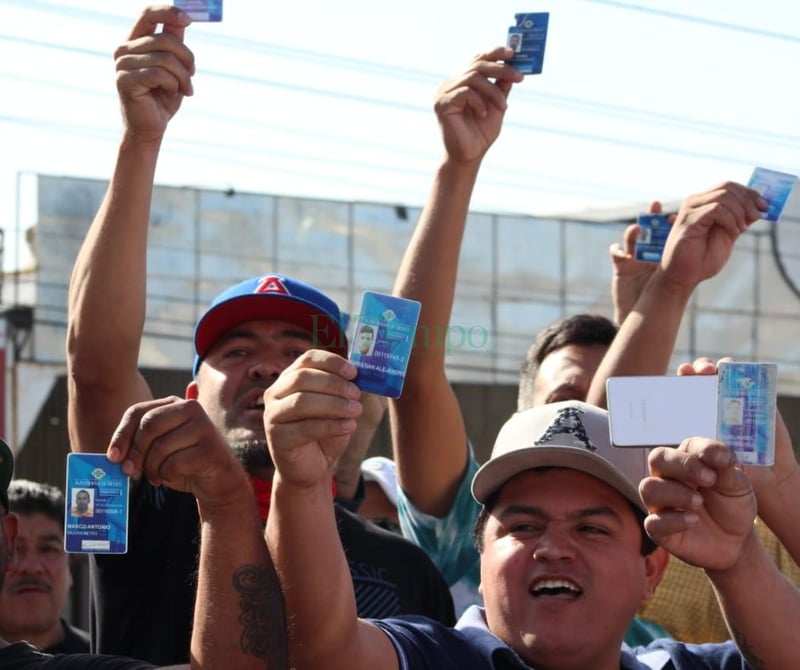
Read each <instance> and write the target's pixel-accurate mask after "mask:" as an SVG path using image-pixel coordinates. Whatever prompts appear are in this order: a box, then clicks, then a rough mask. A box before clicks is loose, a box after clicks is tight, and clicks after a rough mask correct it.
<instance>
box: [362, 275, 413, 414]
mask: <svg viewBox="0 0 800 670" xmlns="http://www.w3.org/2000/svg"><path fill="white" fill-rule="evenodd" d="M420 307H421V305H420V303H419V302H417V301H416V300H407V299H405V298H398V297H397V296H393V295H386V294H384V293H374V292H372V291H367V292H366V293H364V299H363V301H362V303H361V312H360V313H359V315H358V320H357V321H356V325H355V330H354V332H353V338H352V345H351V347H350V360H351V361H352V362H353V363H355V365H356V367H357V368H358V376H357V377H356V378H355V383H356V385H357V386H358V387H359V388H360V389H361V390H362V391H368V392H369V393H374V394H376V395H382V396H386V397H388V398H399V397H400V393H401V392H402V391H403V382H405V379H406V369H407V368H408V361H409V359H410V358H411V348H412V346H413V344H414V335H415V333H416V332H417V322H418V321H419V312H420Z"/></svg>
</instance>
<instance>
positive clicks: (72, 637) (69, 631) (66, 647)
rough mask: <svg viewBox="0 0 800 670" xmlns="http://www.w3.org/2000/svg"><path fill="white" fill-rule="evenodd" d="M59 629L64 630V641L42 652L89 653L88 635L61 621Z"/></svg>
mask: <svg viewBox="0 0 800 670" xmlns="http://www.w3.org/2000/svg"><path fill="white" fill-rule="evenodd" d="M61 628H63V629H64V639H63V640H61V642H58V643H57V644H54V645H53V646H52V647H48V648H47V649H45V650H44V651H45V652H47V653H48V654H88V653H89V633H87V632H86V631H85V630H81V629H80V628H75V627H74V626H70V625H69V624H68V623H67V622H66V621H64V620H63V619H62V620H61Z"/></svg>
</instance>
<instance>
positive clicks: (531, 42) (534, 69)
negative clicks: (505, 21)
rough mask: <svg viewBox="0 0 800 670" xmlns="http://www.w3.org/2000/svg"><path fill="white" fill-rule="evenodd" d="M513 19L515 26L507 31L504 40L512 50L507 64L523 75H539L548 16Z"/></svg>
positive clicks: (542, 63) (536, 15)
mask: <svg viewBox="0 0 800 670" xmlns="http://www.w3.org/2000/svg"><path fill="white" fill-rule="evenodd" d="M514 18H515V19H516V22H517V24H516V25H515V26H511V27H510V28H509V29H508V36H507V38H506V46H509V47H511V48H512V49H514V57H513V58H512V59H511V60H510V61H509V63H511V65H513V66H514V67H515V68H517V70H519V71H520V72H522V73H523V74H541V72H542V67H543V65H544V47H545V44H546V43H547V25H548V22H549V20H550V14H549V13H548V12H539V13H536V14H515V15H514Z"/></svg>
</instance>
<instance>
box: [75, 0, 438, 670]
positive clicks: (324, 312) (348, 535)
mask: <svg viewBox="0 0 800 670" xmlns="http://www.w3.org/2000/svg"><path fill="white" fill-rule="evenodd" d="M188 24H189V19H188V17H187V16H186V14H185V13H183V12H181V11H180V10H179V9H178V8H176V7H173V6H158V7H149V8H147V9H145V10H144V12H143V13H142V15H141V17H140V18H139V20H138V21H137V22H136V24H135V25H134V27H133V29H132V31H131V34H130V37H129V40H128V41H127V42H126V43H125V44H123V45H122V46H120V47H119V48H118V49H117V51H116V67H117V88H118V92H119V95H120V100H121V103H122V109H123V119H124V131H123V137H122V141H121V144H120V148H119V153H118V158H117V164H116V168H115V170H114V174H113V175H112V178H111V181H110V183H109V187H108V190H107V193H106V196H105V199H104V201H103V203H102V205H101V207H100V210H99V211H98V213H97V216H96V217H95V220H94V222H93V224H92V226H91V228H90V230H89V232H88V234H87V237H86V240H85V241H84V244H83V246H82V248H81V251H80V253H79V255H78V258H77V260H76V264H75V268H74V271H73V276H72V281H71V284H70V291H69V322H68V342H67V349H68V356H67V358H68V368H69V375H68V380H69V386H68V396H69V397H68V406H69V430H70V438H71V444H72V448H73V449H74V450H75V451H80V452H95V453H98V452H106V450H107V449H108V450H109V451H108V454H109V457H111V458H115V459H119V458H121V459H123V463H124V467H125V470H126V472H129V473H130V474H133V470H135V467H134V465H133V463H139V461H140V460H141V462H142V463H143V464H144V466H143V467H144V470H145V471H146V472H147V471H150V472H152V476H150V477H148V478H147V479H146V480H140V481H138V482H136V484H135V485H134V487H133V490H132V495H131V505H130V527H129V543H128V546H129V550H128V553H127V554H125V555H113V556H112V555H105V556H103V555H97V556H93V557H92V565H91V567H92V643H93V649H94V650H95V651H101V652H108V653H122V654H127V655H131V656H135V657H137V658H143V659H147V660H149V661H151V662H154V663H177V662H185V661H186V659H187V658H188V653H189V639H190V633H191V625H192V610H193V606H194V602H195V595H196V593H195V591H196V589H195V579H194V575H195V572H196V569H197V559H196V556H197V553H198V530H197V528H198V512H197V507H196V504H195V500H194V497H193V496H192V495H187V493H186V492H185V488H184V487H179V489H180V490H177V491H176V490H174V488H175V487H174V486H170V482H169V481H165V477H164V476H163V473H162V472H161V471H160V470H159V469H157V468H155V466H153V463H155V462H158V463H161V462H163V463H164V464H166V465H167V466H168V467H170V468H173V469H174V470H175V472H173V474H175V479H174V481H175V482H176V483H178V484H180V476H179V475H180V472H181V471H182V470H183V469H184V468H187V469H189V471H190V472H193V474H194V475H195V476H197V477H200V478H201V479H203V477H204V475H203V468H204V464H205V462H206V460H207V461H208V462H216V461H218V460H224V459H225V458H226V457H227V455H229V454H230V453H231V449H233V451H234V452H235V453H236V454H237V455H238V456H239V459H240V461H241V463H242V464H244V465H245V467H246V468H247V471H248V473H249V475H250V481H251V484H252V486H253V488H254V490H255V492H256V499H257V502H258V504H259V509H260V512H261V517H262V520H263V519H265V518H266V514H267V510H268V505H269V501H270V488H271V478H272V473H273V467H272V463H271V461H270V460H269V456H268V451H267V448H266V444H265V437H264V427H263V420H262V415H263V412H264V404H263V400H262V395H263V393H264V391H265V389H267V388H268V387H269V386H270V385H271V384H272V383H273V382H274V381H275V380H276V379H277V378H278V376H279V375H280V373H281V372H282V371H283V370H284V369H285V368H287V367H288V366H289V365H290V364H291V363H292V362H293V361H294V360H295V359H297V358H298V357H299V356H300V355H302V354H303V353H304V352H305V351H306V350H308V349H310V348H312V346H314V347H322V348H328V349H330V350H331V351H334V352H336V353H339V354H342V355H346V351H347V341H346V337H345V335H344V333H343V332H342V329H341V326H340V323H341V317H340V312H339V309H338V307H337V306H336V304H335V303H334V302H333V301H332V300H331V299H330V298H328V297H327V296H326V295H324V294H323V293H321V292H320V291H318V290H317V289H315V288H314V287H312V286H309V285H308V284H305V283H303V282H301V281H298V280H296V279H293V278H291V277H286V276H284V275H279V274H269V275H266V276H259V277H253V278H251V279H248V280H245V281H243V282H241V283H239V284H236V285H234V286H232V287H230V288H229V289H227V290H226V291H224V292H223V293H221V294H220V295H219V296H217V297H216V298H215V299H214V301H213V302H212V304H211V306H210V307H209V309H208V310H207V311H206V313H205V314H204V315H203V316H202V317H201V318H200V320H199V321H198V322H197V325H196V328H195V332H194V347H195V354H196V355H195V362H194V368H193V372H194V377H193V379H192V380H191V381H190V382H189V384H188V386H187V388H186V391H185V397H184V398H183V399H180V398H175V397H173V398H166V399H159V400H157V399H153V397H152V393H151V391H150V389H149V387H148V385H147V383H146V381H145V379H144V377H143V376H142V375H141V373H140V372H139V370H138V367H137V358H138V353H139V346H140V340H141V336H142V328H143V323H144V316H145V295H146V291H145V284H146V268H147V259H146V249H147V235H148V223H149V218H150V203H151V198H152V188H153V175H154V171H155V166H156V161H157V157H158V153H159V148H160V145H161V141H162V139H163V135H164V132H165V130H166V127H167V124H168V122H169V120H170V119H171V118H172V116H173V115H174V114H175V113H176V112H177V110H178V108H179V106H180V104H181V101H182V99H183V97H184V96H185V95H190V94H191V92H192V87H191V77H192V75H193V74H194V57H193V55H192V52H191V51H190V50H189V49H188V48H187V47H186V46H185V44H184V43H183V34H184V30H185V28H186V27H187V25H188ZM159 25H163V29H162V30H161V32H156V31H157V28H158V26H159ZM357 401H358V398H357V397H356V398H353V402H354V403H356V402H357ZM359 407H360V405H359ZM120 417H123V419H122V423H121V424H120V426H125V427H126V428H127V429H128V430H130V431H131V433H130V435H129V438H130V441H129V442H124V441H123V442H119V434H118V432H117V430H118V428H119V429H121V428H120V427H119V426H118V422H119V421H120ZM209 426H211V427H212V428H213V430H211V429H209ZM200 427H202V428H203V433H202V439H201V435H200V434H199V432H198V431H199V430H200ZM161 431H163V432H161ZM154 435H155V437H154ZM112 438H113V439H112ZM109 444H111V445H112V447H111V449H109ZM187 450H193V451H194V453H196V454H197V455H196V457H195V458H194V459H191V460H190V459H188V458H187V457H185V455H184V452H186V451H187ZM131 454H132V455H131ZM132 468H133V470H132ZM203 481H205V480H204V479H203ZM161 484H167V485H166V486H162V485H161ZM333 488H334V487H333V483H331V489H332V493H333ZM191 492H192V493H194V491H191ZM337 519H338V529H339V534H340V538H341V541H342V543H343V544H344V546H346V547H347V551H348V561H349V568H350V574H351V577H352V579H353V586H354V590H355V593H356V598H357V602H358V611H359V614H361V615H362V616H367V617H371V616H386V615H388V613H390V612H391V613H392V614H403V613H406V614H410V613H416V614H426V615H427V616H431V617H433V618H436V619H438V620H441V621H443V622H445V623H447V622H452V621H453V620H454V614H453V606H452V599H451V598H450V594H449V591H448V589H447V585H446V584H445V582H444V580H443V579H442V577H441V575H440V574H439V572H438V571H437V570H436V568H435V566H434V565H433V563H432V562H431V561H430V559H429V558H428V557H427V556H426V555H425V553H424V552H423V551H422V550H421V549H419V548H418V547H416V546H414V545H412V544H411V543H410V542H408V541H407V540H405V539H403V538H401V537H398V536H395V535H394V534H392V533H388V532H386V531H383V530H381V529H378V528H375V527H372V526H369V525H368V524H367V523H366V522H364V521H362V520H360V519H358V517H356V516H355V515H353V514H350V513H348V512H347V511H345V510H343V509H340V508H339V507H338V506H337ZM320 559H321V560H324V557H320ZM251 614H252V620H254V621H268V622H269V621H273V620H275V617H273V612H271V611H269V610H267V609H265V608H261V609H259V608H256V609H254V610H253V611H252V613H251ZM165 632H166V633H167V634H165Z"/></svg>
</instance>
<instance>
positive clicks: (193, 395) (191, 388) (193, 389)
mask: <svg viewBox="0 0 800 670" xmlns="http://www.w3.org/2000/svg"><path fill="white" fill-rule="evenodd" d="M198 395H199V392H198V390H197V382H196V381H195V380H194V379H193V380H192V381H190V382H189V383H188V384H187V385H186V393H185V394H184V397H185V398H186V400H197V396H198Z"/></svg>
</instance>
